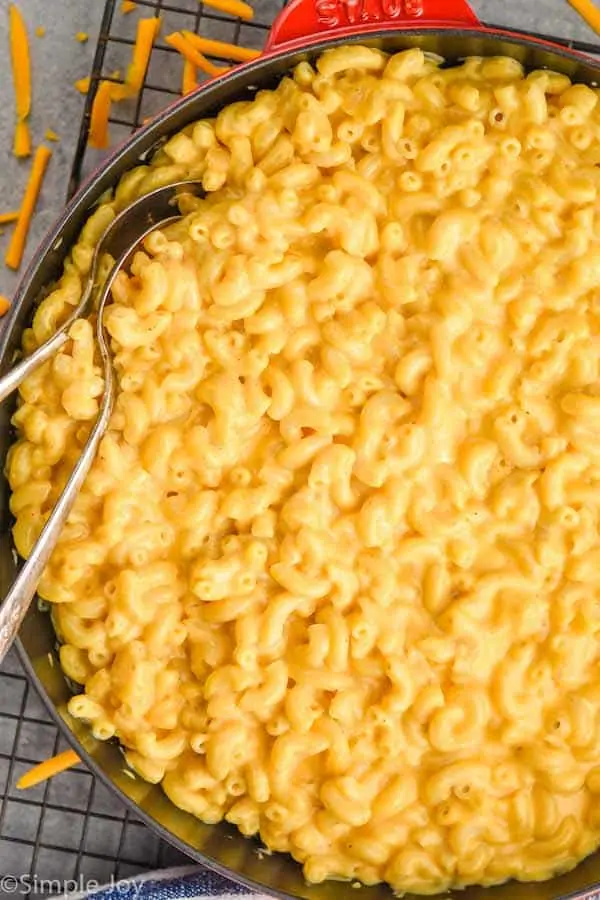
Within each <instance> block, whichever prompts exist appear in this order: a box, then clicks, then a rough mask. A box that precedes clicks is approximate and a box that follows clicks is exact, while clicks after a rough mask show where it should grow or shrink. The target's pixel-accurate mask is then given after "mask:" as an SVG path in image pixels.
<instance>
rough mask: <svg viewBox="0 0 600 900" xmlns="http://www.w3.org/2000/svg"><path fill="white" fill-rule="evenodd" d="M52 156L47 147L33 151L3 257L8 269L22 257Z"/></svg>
mask: <svg viewBox="0 0 600 900" xmlns="http://www.w3.org/2000/svg"><path fill="white" fill-rule="evenodd" d="M51 156H52V150H50V149H49V147H45V146H43V145H42V146H41V147H38V148H37V150H36V151H35V156H34V157H33V165H32V167H31V172H30V174H29V181H28V182H27V187H26V188H25V194H24V196H23V202H22V204H21V208H20V210H19V216H18V219H17V224H16V227H15V230H14V231H13V235H12V238H11V241H10V244H9V245H8V250H7V251H6V256H5V257H4V262H5V263H6V265H7V266H8V267H9V268H10V269H18V268H19V266H20V265H21V260H22V259H23V251H24V249H25V241H26V240H27V235H28V233H29V226H30V225H31V217H32V215H33V211H34V209H35V205H36V203H37V199H38V197H39V193H40V190H41V187H42V182H43V180H44V175H45V172H46V167H47V165H48V163H49V161H50V157H51Z"/></svg>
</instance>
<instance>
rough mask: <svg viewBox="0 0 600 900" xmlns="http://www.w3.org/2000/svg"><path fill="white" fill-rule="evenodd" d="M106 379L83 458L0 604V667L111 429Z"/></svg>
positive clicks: (109, 383) (110, 382) (110, 389)
mask: <svg viewBox="0 0 600 900" xmlns="http://www.w3.org/2000/svg"><path fill="white" fill-rule="evenodd" d="M105 377H106V379H107V382H106V384H105V393H104V400H103V402H102V407H101V409H100V413H99V415H98V418H97V420H96V423H95V425H94V427H93V428H92V430H91V432H90V435H89V437H88V439H87V441H86V444H85V446H84V448H83V451H82V454H81V456H80V457H79V459H78V460H77V463H76V464H75V468H74V469H73V472H72V473H71V477H70V478H69V480H68V481H67V483H66V485H65V488H64V490H63V492H62V494H61V495H60V497H59V498H58V500H57V502H56V505H55V507H54V509H53V510H52V512H51V513H50V516H49V518H48V520H47V521H46V524H45V525H44V527H43V529H42V532H41V534H40V536H39V538H38V540H37V542H36V544H35V547H34V548H33V550H32V552H31V555H30V557H29V559H28V560H27V562H25V563H24V565H23V567H22V568H21V570H20V572H19V574H18V575H17V577H16V579H15V581H14V582H13V584H12V586H11V588H10V590H9V592H8V594H7V595H6V597H5V598H4V600H3V601H2V603H1V604H0V663H2V660H3V659H4V657H5V656H6V653H7V651H8V649H9V647H10V646H11V644H12V642H13V641H14V639H15V638H16V636H17V632H18V630H19V628H20V626H21V623H22V622H23V619H24V618H25V613H26V612H27V610H28V608H29V605H30V603H31V601H32V600H33V598H34V596H35V593H36V590H37V586H38V582H39V580H40V578H41V577H42V574H43V572H44V569H45V568H46V566H47V564H48V561H49V559H50V557H51V555H52V551H53V550H54V548H55V547H56V544H57V543H58V539H59V537H60V535H61V532H62V529H63V526H64V524H65V522H66V521H67V518H68V516H69V513H70V512H71V509H72V508H73V504H74V503H75V500H76V499H77V495H78V494H79V491H80V490H81V486H82V485H83V482H84V481H85V479H86V478H87V475H88V473H89V471H90V469H91V467H92V463H93V462H94V458H95V456H96V452H97V450H98V445H99V444H100V441H101V440H102V437H103V435H104V432H105V431H106V428H107V426H108V422H109V419H110V416H111V413H112V408H113V403H114V387H113V374H112V369H109V370H108V371H107V372H105Z"/></svg>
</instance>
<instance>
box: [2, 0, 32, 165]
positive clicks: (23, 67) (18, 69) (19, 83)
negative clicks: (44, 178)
mask: <svg viewBox="0 0 600 900" xmlns="http://www.w3.org/2000/svg"><path fill="white" fill-rule="evenodd" d="M8 13H9V39H10V56H11V63H12V73H13V82H14V86H15V106H16V112H17V124H16V128H15V138H14V144H13V153H14V154H15V156H18V157H24V156H29V155H30V153H31V136H30V134H29V125H28V124H27V118H28V116H29V113H30V112H31V63H30V58H29V40H28V38H27V29H26V27H25V22H24V20H23V16H22V15H21V13H20V11H19V8H18V7H17V6H16V5H15V4H14V3H11V4H10V6H9V8H8Z"/></svg>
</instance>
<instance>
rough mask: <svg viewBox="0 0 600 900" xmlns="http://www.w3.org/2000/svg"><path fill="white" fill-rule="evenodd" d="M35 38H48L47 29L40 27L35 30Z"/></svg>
mask: <svg viewBox="0 0 600 900" xmlns="http://www.w3.org/2000/svg"><path fill="white" fill-rule="evenodd" d="M35 36H36V37H39V38H43V37H45V36H46V29H45V28H44V26H43V25H38V27H37V28H36V29H35Z"/></svg>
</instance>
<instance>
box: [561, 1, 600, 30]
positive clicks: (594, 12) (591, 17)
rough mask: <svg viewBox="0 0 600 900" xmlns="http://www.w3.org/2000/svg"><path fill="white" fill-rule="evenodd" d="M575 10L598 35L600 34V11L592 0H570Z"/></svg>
mask: <svg viewBox="0 0 600 900" xmlns="http://www.w3.org/2000/svg"><path fill="white" fill-rule="evenodd" d="M568 2H569V3H570V4H571V6H572V7H573V9H574V10H576V11H577V12H578V13H579V15H580V16H581V18H582V19H584V20H585V21H586V22H587V24H588V25H589V26H590V28H593V29H594V31H595V32H596V34H600V9H598V7H597V6H596V4H595V3H593V2H592V0H568Z"/></svg>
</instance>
